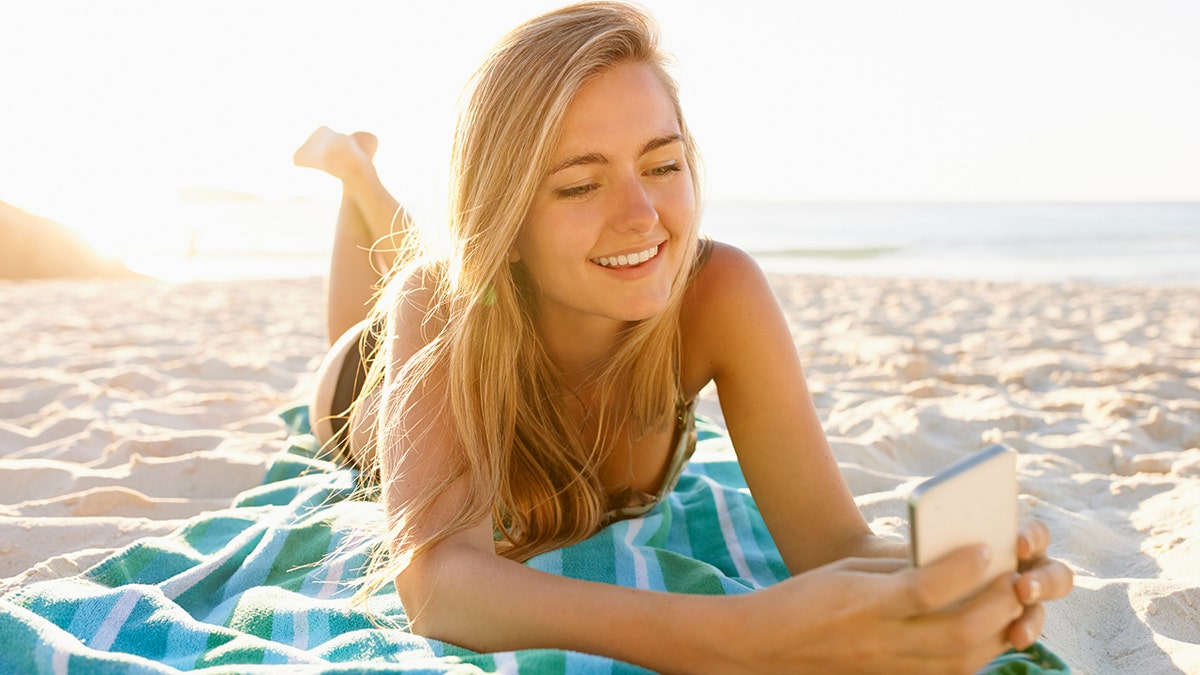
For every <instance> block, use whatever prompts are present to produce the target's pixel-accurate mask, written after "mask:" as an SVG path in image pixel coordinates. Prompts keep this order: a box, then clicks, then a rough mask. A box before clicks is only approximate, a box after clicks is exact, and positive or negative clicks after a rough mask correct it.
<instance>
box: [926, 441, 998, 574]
mask: <svg viewBox="0 0 1200 675" xmlns="http://www.w3.org/2000/svg"><path fill="white" fill-rule="evenodd" d="M908 526H909V533H910V537H911V547H910V548H911V550H912V561H913V564H914V565H917V566H920V565H925V564H928V563H930V562H932V561H934V560H937V559H938V558H940V557H942V556H943V555H945V554H947V553H949V552H951V551H953V550H954V549H957V548H961V547H963V546H967V545H970V544H987V545H988V546H990V547H991V549H992V560H991V562H990V563H989V565H988V569H987V574H986V576H985V578H986V579H987V580H988V581H989V582H990V581H992V580H993V579H995V578H996V577H997V576H998V575H1000V574H1004V573H1006V572H1014V571H1016V569H1017V453H1015V452H1013V451H1012V450H1009V449H1008V448H1005V447H1004V446H1001V445H993V446H991V447H990V448H987V449H986V450H983V451H981V452H978V453H976V454H974V455H972V456H970V457H967V458H966V459H964V460H962V461H960V462H957V463H955V464H954V465H952V466H950V467H949V468H947V469H945V470H944V471H942V472H941V473H939V474H937V475H936V476H934V477H933V478H930V479H929V480H926V481H925V482H923V483H921V484H920V485H918V486H917V487H916V488H914V489H913V491H912V492H911V493H910V494H909V497H908Z"/></svg>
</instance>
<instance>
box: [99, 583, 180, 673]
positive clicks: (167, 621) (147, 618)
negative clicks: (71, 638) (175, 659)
mask: <svg viewBox="0 0 1200 675" xmlns="http://www.w3.org/2000/svg"><path fill="white" fill-rule="evenodd" d="M164 600H165V599H164V598H162V597H161V596H159V597H158V598H155V597H154V596H152V595H142V596H141V597H139V598H138V600H137V604H136V605H134V608H133V611H132V612H130V614H129V617H128V618H127V619H126V620H125V624H124V625H123V626H122V627H121V630H120V631H118V633H117V638H116V640H115V641H114V642H113V643H112V647H110V648H109V651H113V652H125V653H126V654H136V655H137V656H141V657H142V658H145V659H149V660H151V661H161V660H162V659H163V657H164V656H165V655H166V653H167V635H168V634H169V633H170V630H171V625H172V624H173V622H174V621H175V620H176V619H175V618H174V617H171V616H170V614H171V612H170V608H169V606H168V607H164V606H163V605H164V604H165V603H164V602H163V601H164Z"/></svg>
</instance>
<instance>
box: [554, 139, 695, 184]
mask: <svg viewBox="0 0 1200 675" xmlns="http://www.w3.org/2000/svg"><path fill="white" fill-rule="evenodd" d="M682 140H683V136H681V135H679V134H669V135H666V136H659V137H658V138H654V139H651V140H650V141H649V142H647V143H646V144H645V145H643V146H642V150H641V152H639V153H638V157H641V156H642V155H645V154H646V153H648V152H653V151H655V150H657V149H659V148H661V147H663V146H664V145H670V144H672V143H678V142H680V141H682ZM585 164H608V157H605V156H604V155H602V154H600V153H598V152H589V153H587V154H583V155H576V156H574V157H572V158H570V159H568V160H566V161H564V162H562V163H561V164H559V165H558V166H556V167H554V168H553V169H551V170H550V173H549V174H547V175H553V174H556V173H558V172H559V171H562V170H564V169H569V168H571V167H573V166H582V165H585Z"/></svg>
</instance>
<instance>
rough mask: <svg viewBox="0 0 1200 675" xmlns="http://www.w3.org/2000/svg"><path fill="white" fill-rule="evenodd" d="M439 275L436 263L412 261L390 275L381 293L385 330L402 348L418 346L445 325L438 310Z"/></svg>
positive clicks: (430, 338) (411, 349)
mask: <svg viewBox="0 0 1200 675" xmlns="http://www.w3.org/2000/svg"><path fill="white" fill-rule="evenodd" d="M440 275H441V268H440V267H439V266H438V265H436V264H433V263H415V264H413V265H411V266H410V267H409V268H408V269H406V270H403V271H402V272H400V273H398V274H397V275H396V276H395V277H393V278H392V279H390V280H389V281H388V282H387V285H386V286H385V287H384V288H383V291H382V293H381V294H380V297H379V302H380V303H381V307H380V309H381V310H382V312H383V313H384V314H385V315H386V317H387V324H388V328H387V330H388V333H389V335H390V337H391V338H392V339H393V340H394V341H398V342H399V343H400V345H404V346H405V348H402V352H409V353H412V352H415V351H416V350H418V349H420V348H421V347H423V346H424V345H426V344H428V343H429V342H430V341H431V340H432V339H433V338H434V336H436V335H437V334H438V333H440V332H441V330H442V328H443V327H444V326H445V322H444V319H443V316H442V314H443V313H442V312H441V311H439V308H440V302H439V300H438V298H439V292H438V287H439V283H440V280H441V276H440ZM400 345H396V346H400Z"/></svg>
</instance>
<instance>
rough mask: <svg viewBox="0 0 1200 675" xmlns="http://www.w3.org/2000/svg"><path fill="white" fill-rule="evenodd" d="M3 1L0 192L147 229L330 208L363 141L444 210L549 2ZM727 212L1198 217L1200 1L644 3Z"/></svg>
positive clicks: (71, 218)
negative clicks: (194, 216) (468, 114)
mask: <svg viewBox="0 0 1200 675" xmlns="http://www.w3.org/2000/svg"><path fill="white" fill-rule="evenodd" d="M561 4H562V3H561V2H548V1H543V0H505V1H504V2H490V1H479V2H474V1H472V2H441V1H438V0H424V1H422V2H411V1H409V0H392V1H389V2H354V1H351V2H333V1H329V2H314V1H311V0H286V1H283V0H258V1H256V0H204V1H203V2H191V1H179V0H145V1H132V0H107V1H104V2H93V1H90V0H78V1H76V0H71V1H67V0H45V1H42V2H21V3H17V2H5V3H4V4H3V5H2V7H0V201H5V202H8V203H10V204H13V205H15V206H18V207H21V208H24V209H26V210H28V211H32V212H34V213H38V214H40V215H45V216H48V217H51V218H55V219H58V220H61V221H63V222H66V223H68V224H72V225H73V226H74V227H76V228H77V229H80V230H84V231H87V230H89V229H90V230H91V231H92V233H93V234H96V233H101V235H98V236H102V235H103V233H108V234H107V236H112V237H116V236H136V232H137V231H138V228H145V227H153V223H154V222H155V221H156V220H160V219H161V217H162V214H163V213H165V212H168V211H169V209H170V208H171V207H172V205H173V204H175V203H177V202H178V200H179V195H180V191H181V189H220V190H232V191H237V192H245V193H250V194H254V195H257V196H260V197H264V198H267V199H289V198H292V197H304V198H307V199H312V200H334V199H336V197H337V186H336V185H335V184H334V183H333V181H332V180H330V179H328V178H327V177H324V176H322V175H320V174H319V173H317V172H315V171H311V170H305V169H298V168H296V167H293V166H292V165H291V154H292V152H293V150H294V149H295V148H296V147H297V146H298V145H299V143H300V142H301V141H303V140H304V138H305V137H306V136H307V135H308V133H309V132H310V131H311V130H312V129H313V128H315V127H316V126H318V125H321V124H325V125H329V126H331V127H333V128H335V129H339V130H343V131H351V130H356V129H367V130H371V131H373V132H375V133H376V134H377V135H378V136H379V137H380V141H381V146H380V152H379V155H378V162H379V165H380V169H381V174H382V176H383V178H384V180H385V182H386V183H387V184H388V186H389V187H390V188H392V189H393V191H394V192H396V193H397V194H398V195H399V196H400V197H401V198H402V199H403V200H405V201H406V202H409V203H410V204H414V205H415V206H416V209H417V211H418V213H420V212H421V210H422V209H428V208H434V207H433V206H432V205H433V204H438V205H439V206H440V204H441V201H442V199H444V194H445V191H446V186H445V182H446V180H445V178H446V165H447V157H448V150H449V140H450V132H451V129H452V127H453V119H454V111H455V105H456V100H457V96H458V94H459V92H460V90H461V88H462V86H463V84H464V83H465V81H466V79H467V78H468V76H469V75H470V73H471V72H472V71H473V70H474V68H475V67H476V66H477V65H478V63H479V62H480V60H481V58H482V57H483V55H484V54H485V53H486V51H487V50H488V49H489V48H490V46H491V45H492V44H493V43H494V42H495V41H496V40H497V39H498V38H499V37H500V36H501V35H503V33H504V32H506V31H507V30H508V29H509V28H511V27H513V26H515V25H517V24H518V23H520V22H521V21H523V20H525V19H528V18H530V17H532V16H534V15H536V14H538V13H540V12H542V11H545V10H548V9H552V8H555V7H558V6H559V5H561ZM643 4H644V6H646V7H647V8H648V9H649V10H650V11H651V13H652V14H654V16H655V17H656V18H657V19H658V21H659V23H660V25H661V26H662V29H663V35H664V45H665V47H666V48H667V49H668V50H669V51H670V52H672V53H673V54H674V55H675V57H676V60H677V64H676V67H675V69H674V73H675V75H676V77H677V79H678V80H679V82H680V85H681V90H682V95H683V105H684V111H685V115H686V116H687V118H688V122H689V124H690V125H691V127H692V128H693V131H694V133H695V135H696V137H697V140H698V143H699V145H700V151H701V155H702V157H703V159H704V165H705V177H706V181H705V182H706V186H707V195H708V197H709V198H710V199H720V200H1069V201H1113V200H1116V201H1129V200H1142V201H1185V200H1190V201H1200V40H1197V39H1196V35H1197V34H1200V2H1195V1H1194V0H1173V1H1171V0H1138V1H1137V2H1134V1H1132V0H1121V1H1113V0H1008V1H1006V2H976V1H973V0H947V1H935V0H907V1H904V2H896V1H895V0H837V1H836V2H834V1H830V0H811V1H810V0H800V1H794V2H780V1H779V0H740V1H738V2H729V1H728V0H724V1H722V2H705V1H702V0H648V1H647V2H645V3H643Z"/></svg>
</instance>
